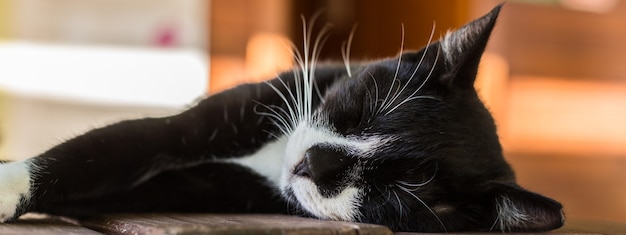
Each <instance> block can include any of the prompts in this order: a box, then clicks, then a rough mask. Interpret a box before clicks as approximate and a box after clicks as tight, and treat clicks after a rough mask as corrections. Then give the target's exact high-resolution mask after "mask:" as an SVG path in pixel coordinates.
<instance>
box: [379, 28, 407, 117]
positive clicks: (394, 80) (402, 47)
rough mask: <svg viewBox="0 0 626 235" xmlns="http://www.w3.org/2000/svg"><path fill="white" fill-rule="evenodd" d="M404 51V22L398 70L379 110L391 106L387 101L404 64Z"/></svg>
mask: <svg viewBox="0 0 626 235" xmlns="http://www.w3.org/2000/svg"><path fill="white" fill-rule="evenodd" d="M403 52H404V24H402V38H401V42H400V56H398V64H397V65H396V71H395V74H394V75H393V79H392V80H391V86H389V90H388V91H387V95H386V96H385V99H384V100H383V103H382V104H381V108H382V109H381V110H379V112H382V111H385V109H387V106H389V105H390V104H387V101H388V99H389V95H391V90H392V89H393V87H394V83H395V82H396V80H397V78H398V73H399V71H400V65H401V64H402V53H403Z"/></svg>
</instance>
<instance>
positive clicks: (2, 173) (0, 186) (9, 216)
mask: <svg viewBox="0 0 626 235" xmlns="http://www.w3.org/2000/svg"><path fill="white" fill-rule="evenodd" d="M30 170H31V167H30V163H29V162H28V161H21V162H12V163H7V164H2V165H0V222H7V221H10V220H13V219H15V218H16V217H17V216H19V215H18V212H19V211H21V209H22V208H21V207H24V206H25V205H23V204H25V203H27V202H28V200H29V199H30V196H31V192H30V191H31V183H30V182H31V179H30Z"/></svg>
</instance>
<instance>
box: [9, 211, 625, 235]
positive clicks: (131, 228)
mask: <svg viewBox="0 0 626 235" xmlns="http://www.w3.org/2000/svg"><path fill="white" fill-rule="evenodd" d="M103 233H104V234H225V235H228V234H293V235H299V234H320V235H324V234H337V235H341V234H346V235H347V234H350V235H357V234H358V235H371V234H381V235H386V234H389V235H392V234H394V233H393V232H391V231H390V230H389V229H387V228H386V227H383V226H379V225H371V224H358V223H347V222H335V221H322V220H315V219H307V218H300V217H293V216H285V215H249V214H244V215H225V214H135V215H130V214H129V215H108V216H103V217H102V218H98V219H93V220H89V221H84V222H82V223H81V224H80V225H79V224H78V223H77V222H76V221H72V220H70V219H65V218H49V217H43V216H27V218H23V219H20V220H18V221H17V222H16V223H10V224H1V225H0V234H24V235H30V234H33V235H34V234H52V235H56V234H81V235H82V234H103ZM411 234H412V235H416V234H419V233H395V235H411ZM456 234H462V233H456ZM471 234H477V233H471ZM549 234H579V235H583V234H626V224H618V223H609V222H591V221H584V220H571V221H568V222H567V223H566V225H565V227H563V228H561V229H559V230H556V231H551V232H549Z"/></svg>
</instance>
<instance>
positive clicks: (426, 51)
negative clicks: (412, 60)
mask: <svg viewBox="0 0 626 235" xmlns="http://www.w3.org/2000/svg"><path fill="white" fill-rule="evenodd" d="M434 35H435V23H434V22H433V27H432V29H431V31H430V37H429V38H428V43H427V44H426V45H430V43H431V42H432V40H433V36H434ZM428 48H429V47H428V46H426V48H425V49H424V53H422V56H421V58H420V60H419V62H418V63H417V66H415V69H414V70H413V73H412V74H411V76H410V77H409V79H408V80H407V81H406V83H405V84H404V86H403V87H402V89H400V92H397V93H396V95H395V96H394V97H393V98H392V99H391V102H389V103H390V104H391V103H393V102H395V101H396V99H398V97H399V96H400V95H401V94H402V93H403V92H404V90H405V89H406V87H407V86H408V85H409V84H410V83H411V81H412V80H413V78H414V77H415V74H416V73H417V71H418V70H419V68H420V67H421V65H422V62H423V61H424V58H425V57H426V54H428ZM423 84H424V83H422V85H421V86H420V87H422V86H423ZM418 90H419V88H418ZM386 108H388V107H386ZM385 115H386V114H385Z"/></svg>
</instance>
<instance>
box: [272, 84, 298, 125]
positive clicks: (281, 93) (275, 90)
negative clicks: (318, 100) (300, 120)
mask: <svg viewBox="0 0 626 235" xmlns="http://www.w3.org/2000/svg"><path fill="white" fill-rule="evenodd" d="M277 79H278V80H279V81H280V83H281V84H282V85H283V86H284V87H285V89H286V90H287V92H288V94H289V96H290V97H291V99H292V100H294V97H293V94H292V93H291V90H290V89H289V86H287V84H285V82H284V81H283V80H282V79H281V78H280V77H278V78H277ZM265 84H267V85H268V86H269V87H270V88H271V89H272V90H274V92H275V93H276V94H277V95H278V96H279V97H280V99H281V100H282V101H283V102H284V103H285V105H286V106H287V109H288V110H289V115H288V117H290V119H291V123H292V125H291V126H290V127H289V129H292V128H294V127H295V125H294V122H295V121H296V117H297V116H296V113H295V111H294V110H293V107H292V106H291V103H290V102H289V99H288V98H287V97H286V96H285V95H284V94H283V92H281V91H280V89H278V87H276V86H274V84H271V83H270V82H266V83H265ZM294 101H295V100H294ZM294 105H295V104H294Z"/></svg>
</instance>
